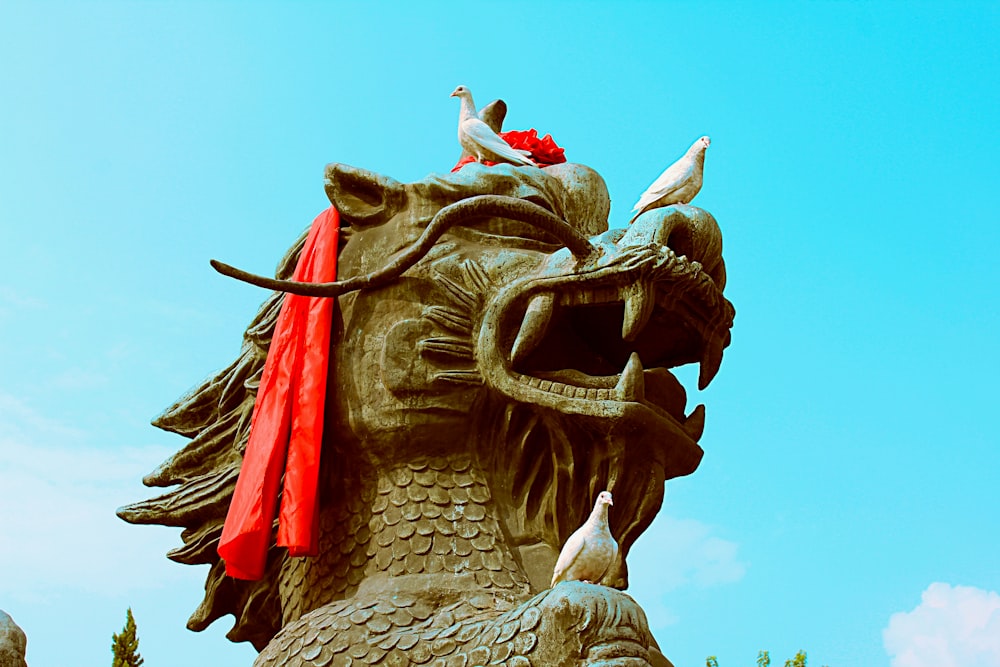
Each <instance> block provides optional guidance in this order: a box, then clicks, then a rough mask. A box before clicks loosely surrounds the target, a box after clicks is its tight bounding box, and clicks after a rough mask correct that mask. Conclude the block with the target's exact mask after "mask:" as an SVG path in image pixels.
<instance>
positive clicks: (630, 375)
mask: <svg viewBox="0 0 1000 667" xmlns="http://www.w3.org/2000/svg"><path fill="white" fill-rule="evenodd" d="M612 395H613V396H614V397H615V399H617V400H619V401H641V400H643V399H644V398H646V384H645V382H644V380H643V377H642V362H641V361H639V355H638V354H637V353H636V352H633V353H632V355H631V356H630V357H629V358H628V363H627V364H625V370H623V371H622V374H621V377H620V378H619V379H618V384H616V385H615V388H614V390H613V392H612Z"/></svg>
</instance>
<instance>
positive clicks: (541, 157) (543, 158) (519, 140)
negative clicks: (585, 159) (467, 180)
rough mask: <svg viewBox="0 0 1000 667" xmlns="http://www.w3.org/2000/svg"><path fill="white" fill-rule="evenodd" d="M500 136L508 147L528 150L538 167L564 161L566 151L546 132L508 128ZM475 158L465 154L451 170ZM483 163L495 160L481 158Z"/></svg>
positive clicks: (490, 163)
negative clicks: (540, 133) (543, 133)
mask: <svg viewBox="0 0 1000 667" xmlns="http://www.w3.org/2000/svg"><path fill="white" fill-rule="evenodd" d="M500 138H501V139H503V140H504V141H506V142H507V143H508V144H510V147H511V148H513V149H515V150H526V151H530V152H531V154H530V155H529V156H528V157H530V158H531V161H532V162H534V163H535V164H537V165H538V166H539V167H544V166H546V165H550V164H562V163H563V162H565V161H566V151H565V149H563V148H561V147H560V146H558V145H557V144H556V142H555V139H553V138H552V135H551V134H546V135H545V136H544V137H542V138H540V139H539V137H538V130H536V129H535V128H531V129H530V130H510V131H508V132H501V133H500ZM475 161H476V158H475V157H473V156H472V155H466V156H465V157H464V158H462V159H461V160H459V161H458V164H456V165H455V166H454V167H452V169H451V170H452V171H458V170H459V169H461V168H462V167H464V166H465V165H467V164H469V163H470V162H475ZM483 164H485V165H486V166H492V165H495V164H496V162H490V161H489V160H483Z"/></svg>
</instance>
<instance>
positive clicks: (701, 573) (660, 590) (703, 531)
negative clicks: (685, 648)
mask: <svg viewBox="0 0 1000 667" xmlns="http://www.w3.org/2000/svg"><path fill="white" fill-rule="evenodd" d="M738 552H739V545H737V544H736V543H735V542H731V541H729V540H726V539H723V538H721V537H719V536H717V535H715V534H713V528H712V527H711V526H709V525H707V524H704V523H702V522H700V521H697V520H695V519H678V518H675V517H672V516H668V515H663V514H661V515H660V516H658V517H657V518H656V520H655V521H654V522H653V525H652V526H651V527H650V528H649V530H648V531H647V532H646V533H645V534H644V535H643V536H642V537H641V538H640V539H639V540H638V541H637V542H636V544H635V546H634V547H633V548H632V550H631V551H630V552H629V557H628V568H629V580H630V582H631V583H632V584H634V585H635V586H633V587H630V590H629V593H630V594H632V596H633V597H635V598H636V599H637V600H638V601H639V603H640V604H641V605H642V607H643V609H644V610H645V612H646V616H647V618H648V620H649V625H650V627H651V628H654V629H655V628H662V627H664V626H667V625H671V624H673V623H676V622H677V621H678V620H679V619H678V617H677V615H676V613H674V611H673V610H672V609H671V608H670V607H669V606H668V605H667V604H666V602H665V600H666V594H667V593H669V592H670V591H673V590H677V589H679V588H683V587H689V586H690V587H696V588H706V587H709V586H719V585H722V584H729V583H733V582H736V581H739V580H740V579H742V578H743V575H745V574H746V570H747V565H746V563H744V562H743V561H741V560H740V559H739V554H738ZM640 583H641V587H640V586H639V584H640Z"/></svg>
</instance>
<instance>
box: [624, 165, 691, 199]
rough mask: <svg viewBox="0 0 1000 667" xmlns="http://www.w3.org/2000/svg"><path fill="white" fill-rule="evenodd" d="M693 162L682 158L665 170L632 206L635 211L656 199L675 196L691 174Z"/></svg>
mask: <svg viewBox="0 0 1000 667" xmlns="http://www.w3.org/2000/svg"><path fill="white" fill-rule="evenodd" d="M692 166H693V163H689V161H687V160H684V159H681V160H679V161H677V162H675V163H673V164H672V165H670V166H669V167H667V168H666V170H664V172H663V173H662V174H660V177H659V178H657V179H656V180H655V181H653V184H652V185H650V186H649V187H648V188H647V189H646V191H645V192H643V193H642V196H641V197H639V201H637V202H636V203H635V206H633V207H632V210H633V211H641V210H642V209H644V208H645V207H647V206H649V205H650V204H652V203H655V202H656V201H658V200H660V199H663V198H664V197H671V196H673V195H674V194H675V193H676V192H677V191H678V190H679V189H680V188H681V186H682V185H684V183H685V182H686V181H687V179H688V177H689V176H690V172H691V167H692Z"/></svg>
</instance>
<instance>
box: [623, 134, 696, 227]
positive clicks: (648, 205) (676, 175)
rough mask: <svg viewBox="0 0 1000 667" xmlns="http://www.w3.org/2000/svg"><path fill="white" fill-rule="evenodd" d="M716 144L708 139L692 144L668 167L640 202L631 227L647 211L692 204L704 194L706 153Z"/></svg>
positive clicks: (636, 207) (634, 208)
mask: <svg viewBox="0 0 1000 667" xmlns="http://www.w3.org/2000/svg"><path fill="white" fill-rule="evenodd" d="M711 143H712V140H711V139H709V138H708V137H701V138H700V139H698V140H697V141H696V142H694V143H693V144H691V148H689V149H688V150H687V153H685V154H684V157H682V158H681V159H680V160H678V161H677V162H674V163H673V164H672V165H670V166H669V167H667V169H666V171H664V172H663V173H662V174H660V177H659V178H657V179H656V180H655V181H653V184H652V185H650V186H649V188H647V190H646V191H645V192H643V193H642V196H641V197H639V201H637V202H636V203H635V206H633V207H632V210H633V211H636V214H635V215H634V216H632V219H631V220H629V224H632V222H634V221H635V219H636V218H638V217H639V216H640V215H642V214H643V213H645V212H646V211H649V210H652V209H654V208H660V207H662V206H670V205H671V204H690V203H691V200H692V199H694V197H695V195H697V194H698V192H699V191H700V190H701V180H702V173H703V171H704V169H705V149H707V148H708V147H709V145H710V144H711Z"/></svg>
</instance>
